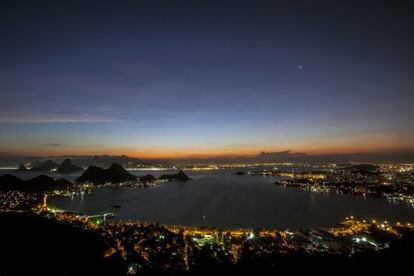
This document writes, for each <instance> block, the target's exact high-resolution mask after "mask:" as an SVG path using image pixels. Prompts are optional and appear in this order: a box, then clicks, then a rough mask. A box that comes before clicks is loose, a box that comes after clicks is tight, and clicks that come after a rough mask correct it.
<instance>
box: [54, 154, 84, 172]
mask: <svg viewBox="0 0 414 276" xmlns="http://www.w3.org/2000/svg"><path fill="white" fill-rule="evenodd" d="M81 170H82V168H81V167H78V166H76V165H73V164H72V161H71V160H70V159H69V158H66V159H65V160H63V162H62V164H61V165H60V166H59V167H58V169H57V171H58V172H60V173H72V172H79V171H81Z"/></svg>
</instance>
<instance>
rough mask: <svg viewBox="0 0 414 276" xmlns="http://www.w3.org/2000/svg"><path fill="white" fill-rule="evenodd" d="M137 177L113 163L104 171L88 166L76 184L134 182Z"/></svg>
mask: <svg viewBox="0 0 414 276" xmlns="http://www.w3.org/2000/svg"><path fill="white" fill-rule="evenodd" d="M135 180H137V177H136V176H135V175H132V174H130V173H129V172H128V171H127V170H125V169H124V168H123V167H122V166H121V165H119V164H118V163H113V164H112V165H111V166H110V167H109V168H107V169H104V168H100V167H96V166H89V167H88V168H87V169H86V170H85V172H84V173H83V174H82V175H81V176H80V177H78V178H77V179H76V180H75V181H76V182H78V183H79V182H90V183H93V184H96V185H99V184H105V183H121V182H126V181H135Z"/></svg>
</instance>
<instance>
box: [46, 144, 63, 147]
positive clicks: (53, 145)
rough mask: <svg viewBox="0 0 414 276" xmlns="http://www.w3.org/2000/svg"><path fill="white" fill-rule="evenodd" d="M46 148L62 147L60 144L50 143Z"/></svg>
mask: <svg viewBox="0 0 414 276" xmlns="http://www.w3.org/2000/svg"><path fill="white" fill-rule="evenodd" d="M47 146H48V147H62V146H63V145H62V144H61V143H50V144H47Z"/></svg>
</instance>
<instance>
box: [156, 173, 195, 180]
mask: <svg viewBox="0 0 414 276" xmlns="http://www.w3.org/2000/svg"><path fill="white" fill-rule="evenodd" d="M159 179H166V180H169V181H187V180H191V178H189V177H188V176H187V175H186V174H185V173H184V172H183V171H182V170H180V171H179V172H178V173H176V174H164V175H161V176H160V177H159Z"/></svg>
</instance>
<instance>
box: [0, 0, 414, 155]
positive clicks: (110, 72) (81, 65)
mask: <svg viewBox="0 0 414 276" xmlns="http://www.w3.org/2000/svg"><path fill="white" fill-rule="evenodd" d="M412 2H413V1H408V0H407V1H391V0H390V1H385V2H381V1H217V2H214V1H165V2H160V1H147V2H146V1H120V0H117V1H115V0H112V1H96V2H94V1H73V0H71V1H57V0H54V1H29V0H27V1H18V0H13V1H1V3H0V42H1V43H0V99H1V100H0V155H63V154H127V155H130V156H137V157H154V158H155V157H156V158H159V157H180V156H222V155H249V154H256V153H258V152H260V151H263V150H265V151H282V150H289V149H290V150H293V151H297V152H306V153H308V154H331V153H350V152H352V153H354V152H376V151H378V152H384V151H385V152H387V151H390V152H407V151H413V150H414V108H413V106H414V64H413V62H414V16H413V14H414V5H413V3H412Z"/></svg>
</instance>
